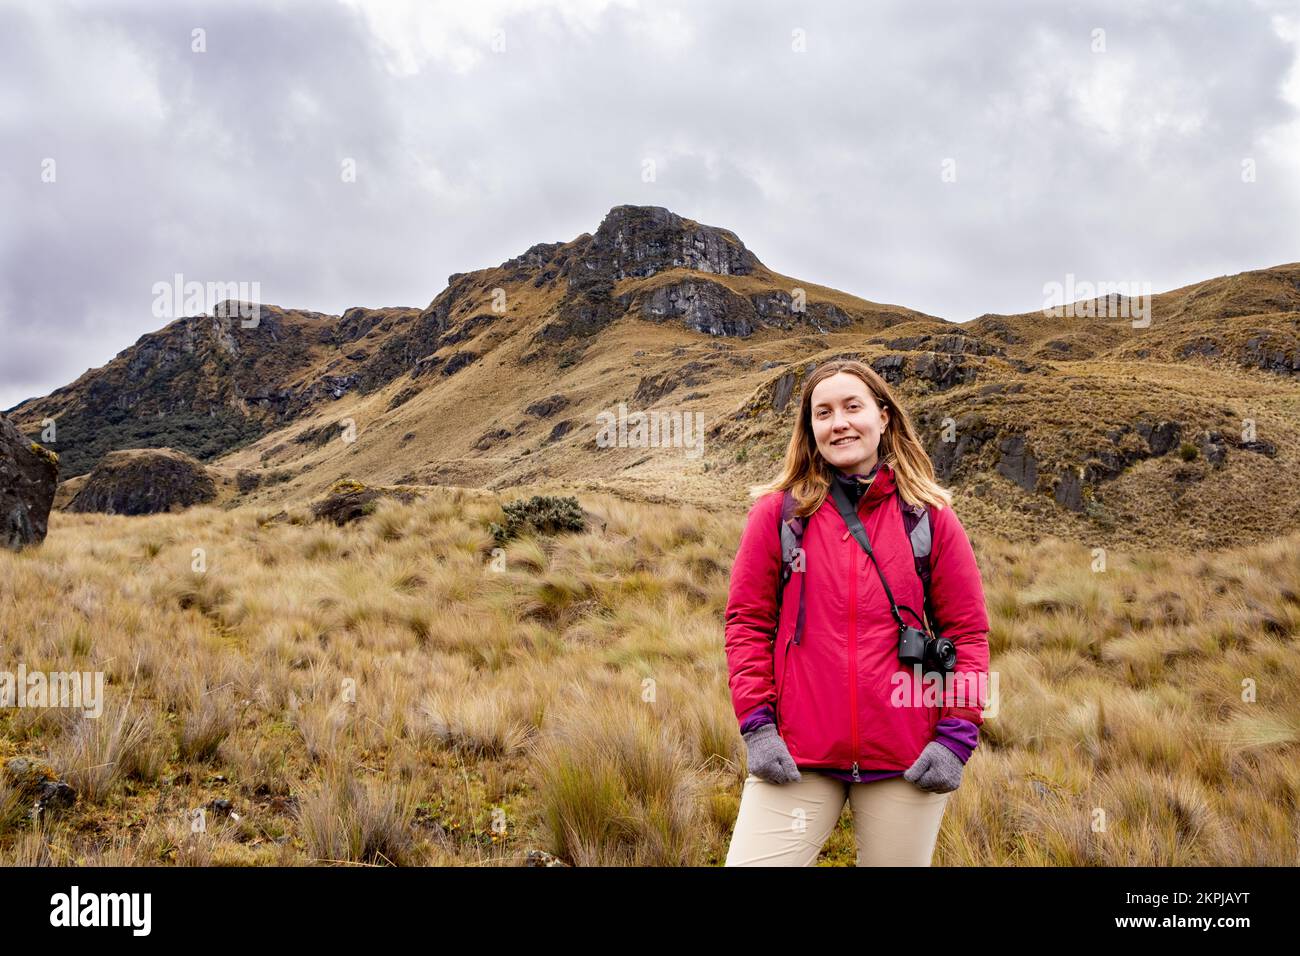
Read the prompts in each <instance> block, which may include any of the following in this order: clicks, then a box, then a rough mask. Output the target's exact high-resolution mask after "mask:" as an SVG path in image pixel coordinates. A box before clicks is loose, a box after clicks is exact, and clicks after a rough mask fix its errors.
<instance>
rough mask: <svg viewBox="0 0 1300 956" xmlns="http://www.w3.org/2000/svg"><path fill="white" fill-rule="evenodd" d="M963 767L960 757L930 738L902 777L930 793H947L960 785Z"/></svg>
mask: <svg viewBox="0 0 1300 956" xmlns="http://www.w3.org/2000/svg"><path fill="white" fill-rule="evenodd" d="M963 768H964V765H963V764H962V762H961V758H960V757H958V756H957V755H956V754H955V753H953V752H952V751H951V750H949V749H948V748H947V747H945V746H944V745H943V744H941V743H939V742H938V741H937V740H932V741H930V742H929V743H928V744H926V745H925V749H924V750H922V751H921V755H920V756H919V757H917V758H916V763H914V764H912V766H911V767H909V768H908V769H907V772H905V773H904V774H903V779H904V780H907V781H910V782H911V783H914V784H916V785H917V786H918V787H920V788H921V789H922V790H928V791H930V792H931V793H948V792H949V791H951V790H956V789H957V787H959V786H960V785H961V772H962V770H963Z"/></svg>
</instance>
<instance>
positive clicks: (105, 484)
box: [68, 448, 217, 515]
mask: <svg viewBox="0 0 1300 956" xmlns="http://www.w3.org/2000/svg"><path fill="white" fill-rule="evenodd" d="M216 497H217V487H216V483H215V482H213V480H212V477H211V475H209V474H208V470H207V469H206V468H204V467H203V465H202V464H201V463H200V462H199V461H197V460H196V459H194V458H191V457H190V456H189V455H186V454H183V453H181V452H178V451H174V450H173V449H171V448H128V449H122V450H120V451H112V452H109V453H108V454H107V455H105V456H104V457H103V458H101V459H100V460H99V464H97V465H96V466H95V467H94V469H93V470H92V471H91V472H90V475H89V476H88V477H87V479H86V483H85V484H84V485H82V487H81V490H80V491H79V492H77V496H76V497H75V498H73V499H72V501H71V502H70V503H69V504H68V510H69V511H77V512H101V513H104V514H119V515H148V514H158V513H160V512H164V511H176V510H180V509H182V508H188V507H190V506H191V505H196V504H203V503H205V502H209V501H212V500H213V499H215V498H216Z"/></svg>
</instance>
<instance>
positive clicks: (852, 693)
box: [840, 531, 861, 783]
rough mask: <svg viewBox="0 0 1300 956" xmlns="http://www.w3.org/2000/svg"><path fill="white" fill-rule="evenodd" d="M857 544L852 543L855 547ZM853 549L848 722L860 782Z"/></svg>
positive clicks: (846, 534) (856, 779)
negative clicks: (851, 732)
mask: <svg viewBox="0 0 1300 956" xmlns="http://www.w3.org/2000/svg"><path fill="white" fill-rule="evenodd" d="M848 537H849V532H847V531H845V532H844V537H843V538H841V539H840V540H841V541H846V540H848ZM856 545H857V542H854V546H855V547H856ZM856 557H857V555H856V554H854V552H853V549H852V548H850V549H849V721H850V726H851V727H852V728H853V780H854V782H855V783H859V782H861V778H859V776H858V760H857V757H858V567H857V561H856V560H855V558H856Z"/></svg>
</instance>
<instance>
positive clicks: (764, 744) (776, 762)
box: [744, 724, 956, 783]
mask: <svg viewBox="0 0 1300 956" xmlns="http://www.w3.org/2000/svg"><path fill="white" fill-rule="evenodd" d="M744 738H745V746H746V747H747V748H748V750H749V760H748V762H749V772H750V773H752V774H753V775H754V776H756V777H758V778H760V779H762V780H766V781H767V782H768V783H792V782H793V781H795V780H798V779H799V768H798V767H796V766H795V765H794V758H792V757H791V756H790V750H789V748H787V747H786V745H785V741H784V740H782V739H781V737H780V735H779V734H777V732H776V724H764V725H763V726H762V727H756V728H755V729H754V730H751V731H750V732H749V733H747V734H745V735H744ZM954 759H956V758H954Z"/></svg>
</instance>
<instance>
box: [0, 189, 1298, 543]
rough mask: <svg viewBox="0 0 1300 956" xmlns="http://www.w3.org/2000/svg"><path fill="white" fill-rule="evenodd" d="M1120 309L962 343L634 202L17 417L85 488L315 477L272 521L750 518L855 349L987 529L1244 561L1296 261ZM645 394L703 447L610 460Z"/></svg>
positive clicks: (1290, 442)
mask: <svg viewBox="0 0 1300 956" xmlns="http://www.w3.org/2000/svg"><path fill="white" fill-rule="evenodd" d="M1117 304H1118V303H1117V302H1116V300H1115V299H1114V298H1113V297H1105V298H1099V299H1096V300H1092V302H1091V307H1090V308H1089V307H1083V306H1081V304H1079V303H1076V304H1075V308H1073V309H1071V310H1069V311H1070V312H1071V313H1073V314H1067V315H1062V316H1059V317H1054V316H1050V315H1045V314H1044V313H1043V312H1030V313H1021V314H1018V315H1000V314H993V313H988V314H985V315H982V316H980V317H979V318H977V319H974V320H971V321H969V322H965V323H962V324H956V323H951V322H948V321H946V320H944V319H941V318H938V317H935V316H930V315H927V314H925V313H922V312H918V311H915V310H911V309H907V308H905V307H903V306H897V305H882V304H879V303H874V302H870V301H868V300H865V299H861V298H858V297H856V296H853V295H850V294H848V293H844V292H841V291H839V290H834V289H828V288H826V287H822V286H818V285H815V284H811V283H802V282H800V281H799V280H797V279H795V278H793V277H789V276H784V275H782V274H780V273H777V272H775V271H773V270H771V269H769V268H768V267H767V266H766V265H765V264H764V263H763V262H762V261H761V260H760V259H759V258H758V257H757V256H756V255H755V254H754V253H753V252H752V251H750V250H749V249H748V248H747V247H746V246H745V245H744V243H743V242H741V240H740V239H739V237H738V236H736V234H735V233H733V232H731V231H730V230H726V229H722V228H720V227H714V226H706V225H702V224H700V223H698V222H696V221H695V220H691V219H686V218H684V217H681V216H678V215H676V214H675V213H672V212H671V211H669V210H667V209H664V208H663V207H640V206H626V205H624V206H615V207H613V208H612V209H611V210H610V212H609V213H608V214H607V215H606V216H605V217H604V219H603V220H602V222H601V224H600V226H599V227H598V228H597V229H596V231H595V232H593V233H583V234H581V235H580V236H578V237H576V238H574V239H572V240H568V241H567V242H549V243H536V244H534V245H533V246H531V247H529V248H528V249H527V250H525V251H524V252H523V253H521V254H520V255H519V256H516V257H513V258H511V259H507V260H505V261H504V262H502V263H501V264H500V265H498V266H494V267H488V268H484V269H479V270H473V271H470V272H463V273H453V274H452V275H451V276H449V277H448V284H447V286H446V288H444V289H443V290H442V291H441V292H439V293H438V294H437V295H436V296H435V297H434V298H433V299H432V300H431V301H430V303H429V304H428V305H427V306H425V307H424V308H422V309H421V308H414V307H410V308H408V307H388V308H384V309H368V308H365V307H353V308H349V309H347V310H345V311H344V312H343V313H342V314H341V315H340V316H330V315H326V314H323V313H315V312H306V311H301V310H292V309H283V308H280V307H277V306H262V319H261V321H260V322H259V324H258V326H257V327H256V328H253V329H247V328H242V327H239V325H238V324H237V323H234V322H233V321H232V320H229V319H222V318H214V317H212V316H194V317H186V318H183V319H177V320H175V321H173V322H172V323H169V324H168V325H167V326H165V327H164V328H163V329H161V330H158V331H157V332H153V333H148V334H146V335H145V336H142V337H141V339H140V340H139V341H138V342H137V343H136V344H135V345H133V346H131V347H129V348H128V349H125V350H123V351H122V352H121V353H119V354H118V355H117V356H116V357H115V358H114V359H113V360H112V361H110V362H109V363H107V364H106V365H105V366H103V367H101V368H100V369H97V370H90V371H88V372H87V373H86V374H85V375H83V376H81V377H80V378H79V379H77V381H76V382H73V383H70V384H69V385H67V386H64V387H62V388H60V389H56V390H55V391H54V392H52V393H51V394H50V395H48V396H44V397H41V398H37V399H30V400H28V401H26V402H23V403H20V405H19V406H16V407H15V409H13V410H12V414H13V417H14V420H15V422H16V423H17V424H18V425H19V427H20V428H21V429H23V430H24V432H25V433H26V434H28V435H29V436H31V437H33V438H36V437H38V433H39V430H40V429H39V425H40V422H41V421H42V420H44V419H47V418H53V419H55V420H56V422H57V423H58V431H57V434H58V436H59V441H57V442H55V443H52V444H51V447H52V448H54V449H55V450H57V451H59V453H60V455H61V458H62V459H63V461H64V462H66V463H69V465H70V467H69V468H68V470H67V471H65V473H64V475H65V477H68V478H71V477H73V476H74V475H75V474H78V473H84V471H85V470H86V469H88V468H89V467H90V465H92V464H93V462H94V461H95V460H97V458H98V456H101V455H102V454H103V453H104V452H106V451H108V450H113V449H115V448H125V447H142V446H144V447H153V446H156V445H158V444H167V445H173V446H177V447H179V448H180V449H181V450H183V451H186V452H189V453H195V454H196V457H200V458H204V459H205V460H207V461H209V463H210V464H212V465H213V466H214V467H215V468H217V469H218V470H222V469H224V470H226V471H230V472H232V473H233V472H237V471H242V472H250V471H251V472H259V471H269V472H274V473H276V474H277V475H280V474H285V473H288V474H290V475H291V478H290V479H289V480H287V481H282V482H270V483H267V486H261V487H259V488H258V489H257V490H256V491H255V492H253V493H251V494H249V495H248V496H246V499H241V500H248V501H250V502H257V501H267V502H272V501H275V500H279V499H281V498H283V497H286V496H293V495H313V494H319V493H321V491H322V490H323V489H325V488H327V487H328V486H329V485H330V484H331V483H332V482H333V481H334V480H336V479H337V478H339V477H344V476H347V477H354V478H359V479H362V480H366V481H373V482H377V483H390V484H398V483H400V484H461V485H475V486H479V487H485V488H490V489H491V488H496V489H503V488H511V487H516V486H525V485H531V486H541V485H551V486H554V487H556V488H563V487H575V488H581V487H591V488H600V489H603V490H616V491H618V492H620V493H627V494H629V495H632V496H640V497H646V498H651V499H653V498H655V497H662V498H665V499H666V500H673V499H674V498H677V499H679V500H684V501H686V500H689V501H691V502H693V503H706V502H710V501H721V502H725V503H726V505H727V506H728V507H736V506H740V505H743V503H744V501H745V500H746V496H745V493H744V488H745V486H746V485H747V484H748V483H751V482H756V481H759V480H763V479H765V478H767V477H769V476H770V473H771V472H772V470H773V469H774V467H775V462H776V456H778V455H779V454H780V453H782V452H783V451H784V442H785V439H786V438H787V437H788V434H789V429H790V426H791V418H790V416H791V415H792V414H793V407H792V406H793V404H794V400H795V399H797V396H798V389H799V386H800V384H801V382H802V381H803V379H804V377H805V376H806V375H807V374H808V373H809V372H810V371H811V367H813V366H815V365H816V364H819V363H820V362H822V361H825V360H827V359H828V358H832V357H835V356H840V355H852V356H855V357H860V358H862V359H863V360H864V361H866V362H868V363H869V364H871V365H872V366H873V367H874V368H876V370H877V371H878V372H879V373H880V374H881V375H882V376H884V377H885V378H886V379H887V380H889V381H890V382H891V385H892V386H893V387H895V388H898V389H900V390H901V394H902V397H903V400H904V402H905V404H906V405H907V407H908V408H909V409H911V410H912V412H913V415H914V418H915V422H916V425H917V427H918V430H919V431H920V433H921V435H922V437H923V440H924V441H925V443H926V446H927V449H928V450H929V451H930V453H931V456H932V459H933V460H934V462H935V465H936V470H937V471H938V473H939V476H940V478H941V480H943V481H944V482H945V483H949V484H951V486H952V487H954V489H955V490H956V492H957V493H958V501H959V502H960V504H959V507H960V508H961V509H962V513H963V515H964V516H965V515H969V516H970V522H971V523H973V524H975V525H978V526H980V527H982V528H984V529H987V530H990V531H996V532H997V533H1001V534H1004V535H1025V534H1027V535H1029V536H1031V537H1038V536H1042V535H1044V534H1059V535H1063V536H1067V537H1072V538H1086V537H1089V536H1092V537H1106V538H1108V539H1115V540H1129V541H1138V540H1144V539H1147V538H1149V537H1150V535H1151V533H1152V532H1153V531H1154V530H1155V528H1156V527H1157V526H1159V527H1162V528H1172V530H1171V531H1169V533H1170V534H1171V535H1172V536H1173V537H1175V538H1177V539H1179V540H1182V541H1184V542H1185V543H1197V544H1203V545H1212V546H1220V545H1224V544H1227V543H1232V542H1234V541H1236V540H1238V539H1240V538H1243V537H1244V538H1246V539H1249V538H1251V536H1258V537H1262V536H1264V535H1265V534H1266V533H1267V530H1266V529H1267V528H1268V527H1273V526H1276V523H1277V522H1279V521H1288V520H1292V519H1293V518H1295V517H1300V516H1298V515H1297V514H1296V511H1295V509H1296V506H1295V504H1294V503H1291V502H1288V501H1287V500H1286V498H1285V495H1281V494H1279V493H1278V491H1277V489H1278V488H1279V487H1284V486H1285V485H1286V483H1287V482H1289V481H1294V480H1295V479H1296V478H1297V477H1300V463H1298V462H1297V461H1296V456H1295V454H1294V453H1293V451H1292V449H1293V448H1295V447H1296V442H1295V439H1296V438H1297V437H1300V435H1297V434H1296V426H1295V422H1296V421H1297V420H1300V416H1297V415H1296V414H1295V412H1296V411H1297V410H1298V408H1300V348H1297V341H1300V264H1287V265H1281V266H1275V267H1271V268H1269V269H1266V270H1255V271H1251V272H1245V273H1238V274H1236V275H1233V276H1226V277H1219V278H1217V279H1207V280H1203V281H1201V282H1198V283H1192V284H1190V285H1188V286H1184V287H1181V288H1179V289H1175V290H1171V291H1169V292H1164V293H1159V294H1156V295H1153V296H1152V297H1151V303H1150V304H1151V313H1150V318H1151V321H1150V325H1149V326H1148V327H1146V328H1135V327H1134V325H1133V323H1132V321H1131V320H1130V318H1128V317H1120V318H1116V317H1113V316H1109V313H1111V312H1113V311H1114V307H1115V306H1116V305H1117ZM1084 305H1086V303H1085V304H1084ZM801 307H802V308H801ZM1108 316H1109V317H1108ZM619 402H624V403H626V404H627V405H628V407H630V408H634V409H638V410H646V411H649V410H653V409H656V408H663V407H665V406H666V405H670V404H673V403H677V404H681V403H687V404H688V405H689V406H690V409H691V410H692V411H698V412H700V413H701V414H702V415H703V416H704V418H705V420H706V421H707V427H706V442H707V446H706V447H707V450H706V452H705V453H704V454H703V455H701V456H700V458H699V459H698V460H694V461H688V460H686V459H685V458H684V456H683V455H682V454H681V449H655V448H598V447H597V446H596V443H595V440H594V435H595V431H596V427H595V421H596V417H597V415H598V413H599V412H600V411H602V410H605V411H608V410H611V409H615V408H617V407H618V405H619ZM1251 429H1253V430H1254V431H1253V433H1252V432H1251ZM69 432H71V434H69ZM349 434H351V436H352V438H351V440H348V436H349ZM178 436H180V437H181V438H182V439H185V438H189V439H192V440H191V441H190V443H189V444H188V445H187V443H186V441H185V440H181V441H177V437H178ZM949 439H950V440H949ZM151 443H153V444H151ZM674 452H675V453H676V454H674ZM1230 478H1234V479H1237V480H1239V481H1247V482H1249V483H1252V484H1253V483H1257V482H1258V483H1260V484H1261V487H1259V488H1258V489H1252V494H1251V495H1250V496H1248V497H1247V498H1246V499H1245V500H1250V501H1252V502H1254V504H1255V505H1256V506H1257V512H1258V513H1254V514H1251V513H1247V512H1246V511H1245V510H1244V509H1242V508H1241V507H1239V506H1240V502H1241V500H1242V496H1241V494H1240V493H1239V490H1238V492H1237V493H1236V494H1235V497H1234V492H1233V488H1232V481H1230V480H1229V479H1230ZM249 484H250V485H252V484H253V483H252V482H249ZM1152 500H1155V501H1158V502H1160V506H1159V507H1155V508H1151V507H1147V508H1143V507H1142V506H1141V503H1142V502H1143V501H1147V502H1150V501H1152ZM1170 502H1174V503H1176V506H1174V507H1169V506H1168V503H1170ZM1225 515H1226V516H1230V517H1231V518H1232V520H1233V524H1232V527H1231V528H1230V529H1229V531H1227V532H1225V531H1224V530H1223V529H1222V528H1219V529H1217V530H1216V528H1215V524H1216V520H1215V518H1216V516H1217V517H1218V523H1222V521H1223V518H1224V516H1225Z"/></svg>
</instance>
